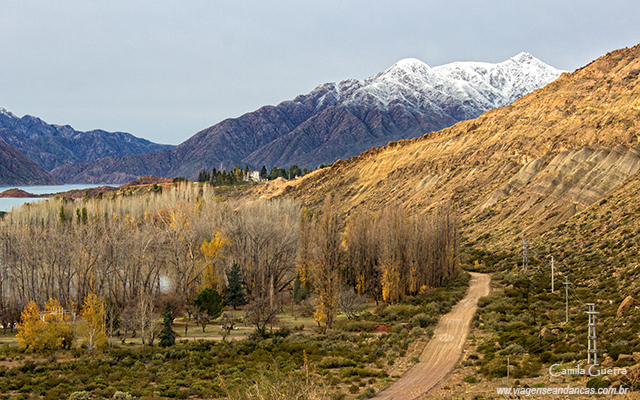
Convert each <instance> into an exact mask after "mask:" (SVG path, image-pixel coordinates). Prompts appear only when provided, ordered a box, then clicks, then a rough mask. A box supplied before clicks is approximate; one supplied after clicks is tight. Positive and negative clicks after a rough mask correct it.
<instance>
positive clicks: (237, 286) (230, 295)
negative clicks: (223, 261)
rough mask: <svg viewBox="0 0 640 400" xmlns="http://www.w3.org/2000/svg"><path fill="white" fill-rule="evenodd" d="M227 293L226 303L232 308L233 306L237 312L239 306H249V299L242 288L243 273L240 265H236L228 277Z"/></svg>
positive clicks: (225, 296)
mask: <svg viewBox="0 0 640 400" xmlns="http://www.w3.org/2000/svg"><path fill="white" fill-rule="evenodd" d="M227 281H228V282H229V284H228V285H227V292H226V293H225V295H224V302H225V304H228V305H230V306H233V309H234V310H235V309H236V307H238V306H243V305H245V304H247V299H246V297H245V294H244V288H243V287H242V273H241V272H240V267H239V266H238V264H236V263H234V264H233V266H232V267H231V270H230V271H229V274H228V275H227Z"/></svg>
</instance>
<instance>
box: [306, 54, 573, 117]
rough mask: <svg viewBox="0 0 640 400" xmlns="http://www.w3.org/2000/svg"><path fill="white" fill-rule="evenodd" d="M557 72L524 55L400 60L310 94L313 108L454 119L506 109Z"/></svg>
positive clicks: (330, 84) (548, 81)
mask: <svg viewBox="0 0 640 400" xmlns="http://www.w3.org/2000/svg"><path fill="white" fill-rule="evenodd" d="M561 73H562V71H559V70H557V69H555V68H553V67H551V66H549V65H547V64H545V63H543V62H542V61H540V60H538V59H537V58H535V57H533V56H532V55H531V54H529V53H524V52H523V53H520V54H517V55H516V56H514V57H511V58H510V59H508V60H506V61H504V62H501V63H497V64H491V63H483V62H454V63H450V64H446V65H441V66H438V67H433V68H432V67H429V66H428V65H427V64H425V63H423V62H422V61H420V60H417V59H415V58H406V59H403V60H400V61H398V62H397V63H395V64H394V65H393V66H392V67H391V68H389V69H387V70H385V71H384V72H381V73H379V74H377V75H374V76H372V77H370V78H367V79H364V80H358V79H349V80H345V81H342V82H340V83H338V84H336V83H327V84H324V85H321V86H319V87H318V88H316V90H315V91H314V92H313V93H314V94H315V93H317V94H319V95H320V96H321V97H320V99H319V101H318V103H316V104H317V106H318V107H324V106H326V105H328V104H335V105H338V104H342V105H345V106H348V107H360V106H365V107H368V108H373V107H381V108H382V109H388V108H389V107H391V105H392V104H403V105H405V106H409V107H411V108H413V109H415V110H417V111H419V112H421V113H425V114H437V115H440V116H441V117H443V118H444V117H451V118H454V119H458V120H459V119H463V118H475V117H477V116H478V115H480V114H482V113H484V112H486V111H488V110H490V109H492V108H496V107H502V106H505V105H509V104H511V103H512V102H514V101H515V100H517V99H518V98H520V97H522V96H524V95H525V94H527V93H530V92H532V91H534V90H535V89H538V88H541V87H543V86H545V85H546V84H548V83H550V82H552V81H554V80H555V79H556V78H558V77H559V76H560V74H561ZM461 116H462V117H461Z"/></svg>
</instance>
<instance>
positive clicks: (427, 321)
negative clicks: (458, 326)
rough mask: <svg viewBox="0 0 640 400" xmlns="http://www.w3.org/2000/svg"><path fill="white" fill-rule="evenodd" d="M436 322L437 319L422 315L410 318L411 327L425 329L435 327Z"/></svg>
mask: <svg viewBox="0 0 640 400" xmlns="http://www.w3.org/2000/svg"><path fill="white" fill-rule="evenodd" d="M436 322H438V319H437V318H436V317H433V316H431V315H427V314H424V313H420V314H416V315H414V316H413V317H412V318H411V325H412V326H419V327H420V328H426V327H428V326H430V325H435V324H436Z"/></svg>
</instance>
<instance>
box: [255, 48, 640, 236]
mask: <svg viewBox="0 0 640 400" xmlns="http://www.w3.org/2000/svg"><path fill="white" fill-rule="evenodd" d="M639 56H640V46H635V47H633V48H630V49H621V50H617V51H614V52H611V53H609V54H607V55H606V56H603V57H601V58H599V59H597V60H595V61H593V62H592V63H590V64H589V65H587V66H585V67H583V68H581V69H579V70H577V71H575V72H574V73H571V74H563V75H562V76H561V77H560V78H559V79H557V80H556V81H555V82H553V83H551V84H549V85H547V86H546V87H544V88H543V89H540V90H537V91H535V92H533V93H531V94H529V95H527V96H524V97H523V98H521V99H519V100H518V101H516V102H515V103H513V104H512V105H511V106H507V107H503V108H499V109H496V110H492V111H489V112H487V113H485V114H483V115H482V116H480V117H479V118H477V119H475V120H469V121H464V122H460V123H458V124H456V125H454V126H453V127H451V128H447V129H444V130H441V131H439V132H435V133H430V134H427V135H425V136H422V137H420V138H416V139H413V140H405V141H399V142H393V143H390V144H389V145H388V146H385V147H382V148H376V149H372V150H370V151H367V152H365V153H363V154H361V155H360V156H358V157H353V158H351V159H348V160H346V161H338V162H336V163H334V165H333V166H332V167H331V168H326V169H324V170H321V171H318V172H317V173H314V174H311V175H309V176H306V177H304V178H302V179H299V180H297V181H294V182H290V183H288V184H280V185H272V186H267V187H261V188H260V189H258V190H260V191H261V192H260V194H261V195H263V196H265V197H271V196H274V195H282V194H284V195H288V196H293V197H296V198H300V199H302V200H303V201H305V202H306V203H307V204H308V205H310V206H315V205H317V204H319V203H320V201H321V200H322V198H323V197H324V196H325V195H326V194H327V193H331V194H333V195H334V196H335V197H337V198H338V199H340V201H341V205H342V211H343V212H345V213H351V212H354V211H355V210H357V209H358V208H360V207H366V208H372V209H377V208H380V207H382V206H383V205H385V204H388V203H389V202H391V201H399V202H402V203H404V204H405V205H407V206H408V207H409V208H411V209H412V210H414V211H416V212H418V213H422V212H428V211H429V210H430V209H431V208H433V207H434V206H435V205H436V204H437V203H439V202H442V201H449V200H451V201H452V202H453V203H454V204H455V205H456V207H457V208H458V209H459V211H460V214H461V216H462V219H463V227H464V234H465V235H466V236H468V237H469V238H470V240H473V239H477V238H478V237H480V236H483V237H487V238H488V237H491V238H492V239H493V240H491V241H490V245H492V246H497V245H504V244H506V243H512V244H513V243H516V242H519V241H520V240H521V239H522V237H523V236H525V237H532V236H536V235H539V234H541V233H542V232H544V231H546V230H547V229H549V228H550V227H552V226H554V225H557V224H559V223H561V222H562V221H566V220H567V219H568V218H570V217H572V216H573V215H575V214H577V213H579V212H581V211H583V210H585V209H586V208H587V207H589V206H591V205H592V204H594V203H595V202H597V201H599V200H600V199H602V198H603V196H605V195H607V194H608V193H610V192H612V191H614V190H616V189H617V188H620V187H621V185H623V184H624V182H625V181H627V180H628V179H629V178H631V177H633V176H634V175H635V174H636V173H637V172H638V170H639V169H640V152H639V150H638V148H639V146H640V145H639V141H640V129H639V128H640V122H639V117H640V96H639V95H640V88H639V87H638V79H639V78H638V75H639V74H640V57H639ZM487 234H488V235H487Z"/></svg>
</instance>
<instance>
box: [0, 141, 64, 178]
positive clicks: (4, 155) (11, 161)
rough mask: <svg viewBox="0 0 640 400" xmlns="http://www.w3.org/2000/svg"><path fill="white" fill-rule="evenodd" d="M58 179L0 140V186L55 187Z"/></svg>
mask: <svg viewBox="0 0 640 400" xmlns="http://www.w3.org/2000/svg"><path fill="white" fill-rule="evenodd" d="M57 183H59V182H58V181H57V180H56V178H54V177H53V176H51V174H50V173H48V172H47V171H45V170H44V169H43V168H42V167H40V166H39V165H38V164H36V163H34V162H33V161H31V160H30V159H29V158H28V157H27V156H25V155H24V154H22V153H20V152H19V151H18V150H16V149H14V148H13V147H11V146H10V145H8V144H7V143H6V142H5V141H3V140H0V186H9V185H55V184H57Z"/></svg>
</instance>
